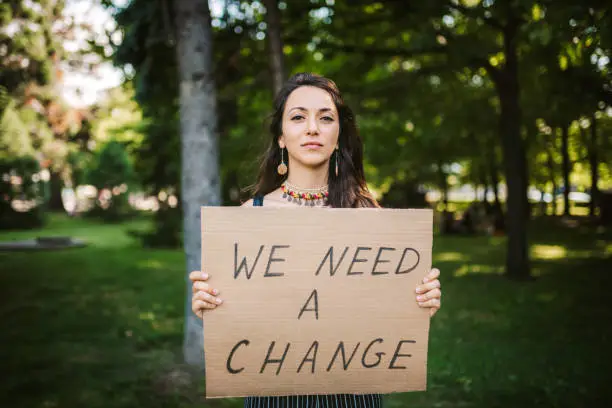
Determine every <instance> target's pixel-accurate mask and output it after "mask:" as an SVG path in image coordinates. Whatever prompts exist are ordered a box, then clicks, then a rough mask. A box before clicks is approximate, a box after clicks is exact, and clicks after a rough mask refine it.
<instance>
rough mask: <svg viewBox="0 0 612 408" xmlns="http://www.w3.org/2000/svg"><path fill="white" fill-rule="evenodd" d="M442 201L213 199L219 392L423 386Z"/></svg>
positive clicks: (207, 219)
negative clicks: (426, 289) (408, 206)
mask: <svg viewBox="0 0 612 408" xmlns="http://www.w3.org/2000/svg"><path fill="white" fill-rule="evenodd" d="M432 217H433V215H432V211H430V210H390V209H325V208H299V207H298V208H265V207H255V208H252V207H249V208H246V207H233V208H232V207H228V208H219V207H216V208H215V207H204V208H202V270H204V271H206V272H207V273H209V275H210V279H209V283H210V285H211V286H212V287H214V288H216V289H219V291H220V295H219V297H221V298H222V299H223V300H224V303H223V304H222V305H221V306H220V307H217V309H215V310H211V311H207V312H206V313H205V314H204V327H205V330H204V351H205V360H206V394H207V397H208V398H215V397H239V396H256V395H307V394H335V393H355V394H365V393H391V392H404V391H416V390H424V389H425V387H426V372H427V345H428V333H429V312H428V310H426V309H423V308H420V307H419V306H418V304H417V303H416V299H415V297H416V293H415V288H416V286H417V285H418V284H419V283H420V282H421V281H422V279H423V277H424V276H425V275H426V274H427V273H428V272H429V271H430V269H431V250H432V221H433V218H432Z"/></svg>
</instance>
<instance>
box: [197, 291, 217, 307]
mask: <svg viewBox="0 0 612 408" xmlns="http://www.w3.org/2000/svg"><path fill="white" fill-rule="evenodd" d="M193 298H194V299H196V300H203V301H205V302H208V303H214V304H216V305H220V304H221V303H223V300H221V299H220V298H218V297H214V296H213V295H211V294H210V293H208V292H204V291H199V292H196V293H195V294H194V295H193Z"/></svg>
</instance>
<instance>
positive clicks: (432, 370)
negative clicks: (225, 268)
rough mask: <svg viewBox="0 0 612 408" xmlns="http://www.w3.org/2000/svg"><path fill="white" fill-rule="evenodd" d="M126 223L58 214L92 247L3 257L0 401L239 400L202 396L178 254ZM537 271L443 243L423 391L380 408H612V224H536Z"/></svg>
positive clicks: (497, 252)
mask: <svg viewBox="0 0 612 408" xmlns="http://www.w3.org/2000/svg"><path fill="white" fill-rule="evenodd" d="M146 227H147V220H146V219H140V220H137V221H132V222H129V223H125V224H121V225H112V224H111V225H105V224H103V223H96V222H93V221H90V220H82V219H69V218H66V217H62V216H54V217H52V218H51V220H50V223H49V224H48V225H47V226H46V227H45V229H44V230H42V231H18V232H10V233H7V232H1V233H0V240H11V239H18V238H27V237H32V236H35V235H43V234H46V235H70V236H73V237H79V238H83V239H85V240H87V241H88V242H89V245H88V246H87V247H86V248H80V249H69V250H59V251H44V252H42V251H41V252H13V253H8V252H0V296H1V299H2V302H0V340H1V341H2V348H1V349H0V361H1V362H2V367H3V372H4V380H3V381H2V382H0V407H2V408H22V407H23V408H28V407H49V408H50V407H58V408H72V407H75V408H76V407H79V408H80V407H88V408H97V407H147V408H157V407H181V408H187V407H205V406H210V407H238V406H240V405H241V399H227V400H213V401H206V400H205V399H204V398H203V389H204V387H203V383H202V380H201V379H200V378H199V377H198V376H197V375H195V374H194V373H193V372H192V370H190V369H189V368H188V367H185V366H184V365H183V364H181V359H180V355H181V343H182V325H183V314H184V304H183V303H184V294H185V283H184V257H183V254H182V253H181V251H178V250H152V249H143V248H141V247H139V246H138V245H137V242H135V241H134V240H133V239H132V238H131V236H130V234H128V231H130V230H133V229H143V228H146ZM530 237H531V239H530V242H531V248H530V251H531V254H532V259H533V270H534V274H535V275H536V276H537V279H536V280H535V281H533V282H527V283H524V282H523V283H519V282H512V281H508V280H507V279H505V278H503V277H502V276H500V273H501V271H502V265H503V260H504V239H503V238H488V237H436V238H435V240H434V264H435V266H437V267H439V268H440V269H441V270H442V282H443V293H444V297H443V299H444V307H443V309H442V310H441V311H440V312H439V313H438V314H437V315H436V316H435V318H434V319H433V321H432V326H431V333H430V350H429V367H428V372H429V374H428V390H427V391H426V392H418V393H406V394H396V395H391V396H387V397H386V398H385V406H386V407H403V406H406V407H445V406H461V407H584V406H594V405H596V406H606V405H607V404H606V403H605V402H608V403H610V402H612V398H611V395H612V384H611V381H610V380H611V379H612V376H611V375H610V374H609V372H610V367H609V365H610V363H612V358H611V357H612V356H611V354H612V353H610V351H609V349H608V347H609V343H610V341H611V340H612V324H611V323H612V302H611V299H612V297H610V296H609V291H610V288H612V231H611V230H610V229H609V228H608V229H603V228H599V229H596V228H594V227H590V226H586V225H580V224H579V225H570V226H567V225H565V226H564V225H561V223H560V222H558V221H557V220H553V219H540V220H536V221H534V222H532V223H531V231H530Z"/></svg>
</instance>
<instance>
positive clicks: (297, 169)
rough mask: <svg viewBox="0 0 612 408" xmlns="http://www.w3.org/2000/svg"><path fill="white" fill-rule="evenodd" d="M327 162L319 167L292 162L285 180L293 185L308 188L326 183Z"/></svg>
mask: <svg viewBox="0 0 612 408" xmlns="http://www.w3.org/2000/svg"><path fill="white" fill-rule="evenodd" d="M328 169H329V163H325V165H323V166H320V167H319V168H314V169H313V168H309V167H304V166H300V165H298V164H295V163H292V165H291V166H290V170H289V175H288V176H287V182H288V183H289V184H291V185H293V186H295V187H298V188H303V189H309V188H318V187H322V186H326V185H327V180H328V173H329V171H328Z"/></svg>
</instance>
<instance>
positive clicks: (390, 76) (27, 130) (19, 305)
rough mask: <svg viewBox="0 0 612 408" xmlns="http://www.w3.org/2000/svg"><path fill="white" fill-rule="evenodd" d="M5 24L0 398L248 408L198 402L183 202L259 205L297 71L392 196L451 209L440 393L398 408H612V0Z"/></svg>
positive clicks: (135, 8) (60, 18)
mask: <svg viewBox="0 0 612 408" xmlns="http://www.w3.org/2000/svg"><path fill="white" fill-rule="evenodd" d="M194 4H196V6H193V5H194ZM190 7H191V10H192V11H193V12H180V10H190ZM0 22H1V23H0V24H1V26H0V62H1V71H0V177H1V179H0V299H1V301H0V340H1V344H2V348H1V349H0V361H1V362H2V366H3V368H4V372H5V378H4V380H3V381H2V382H0V406H2V407H5V406H6V407H77V406H78V407H82V406H88V407H136V406H143V405H144V404H146V405H147V406H149V407H151V408H153V407H196V406H197V407H202V406H211V407H226V406H227V407H238V406H241V403H242V401H241V399H239V398H236V399H224V400H209V401H207V400H205V399H204V392H203V390H204V378H203V376H202V371H201V361H199V360H198V358H197V356H198V352H197V350H195V351H194V348H195V349H198V348H201V343H200V342H199V341H195V342H194V341H193V338H194V337H193V336H192V334H193V333H194V330H195V333H196V334H195V335H196V337H195V338H196V339H197V335H200V336H201V333H197V332H198V327H197V325H196V327H195V328H194V327H191V326H190V325H189V324H188V323H187V322H188V321H189V319H190V318H191V317H190V311H189V299H188V297H187V296H186V284H185V280H184V277H185V271H186V270H187V269H188V266H189V265H188V262H187V258H189V254H190V251H193V249H190V247H189V246H188V245H185V241H186V240H192V238H193V236H190V234H189V233H188V232H185V231H184V227H183V225H186V226H187V225H189V224H190V223H191V224H193V222H190V219H189V218H188V217H189V216H188V215H186V216H185V220H186V221H184V215H183V211H182V210H183V205H182V204H183V203H184V201H183V198H182V196H183V193H182V191H185V189H188V190H192V189H197V190H198V194H199V197H201V201H197V202H196V205H202V204H206V205H225V206H232V205H240V204H241V203H242V202H243V201H244V200H246V199H247V198H249V192H248V190H247V187H248V186H250V185H252V184H253V183H254V182H255V175H256V173H257V169H258V162H259V158H260V156H261V154H262V153H263V152H264V148H265V147H266V145H267V143H268V141H269V134H268V131H267V125H266V122H265V120H266V118H267V117H268V116H269V115H270V114H271V113H272V111H273V106H272V98H273V95H274V94H275V93H276V91H277V90H278V89H279V87H280V85H281V84H282V82H283V81H284V80H285V79H286V78H288V77H289V76H290V75H292V74H294V73H297V72H304V71H311V72H316V73H319V74H322V75H324V76H327V77H329V78H331V79H333V80H334V81H335V82H336V83H337V84H338V86H339V88H340V90H341V91H342V92H343V94H344V97H345V100H346V101H347V103H348V105H349V106H350V107H351V108H352V109H353V110H354V112H355V114H356V116H357V122H358V125H359V128H360V133H361V136H362V138H363V141H364V145H365V171H366V176H367V180H368V183H369V187H370V189H371V190H372V191H373V193H374V194H375V196H376V197H377V199H378V200H379V201H380V202H381V204H382V205H383V206H385V207H393V208H433V209H434V210H435V216H434V221H435V238H434V265H435V266H436V267H438V268H439V269H441V271H442V278H441V280H442V286H443V293H444V295H443V308H442V310H441V311H440V312H439V313H438V314H437V315H436V316H435V318H434V319H433V320H432V328H431V334H430V351H429V379H428V391H427V392H418V393H405V394H395V395H392V396H388V397H386V399H385V406H388V407H403V406H410V407H421V406H422V407H426V406H427V407H431V406H435V407H444V406H462V407H491V406H494V407H495V406H497V407H536V406H537V407H583V406H588V405H593V404H597V405H599V406H605V403H606V402H608V403H611V402H612V391H611V390H610V387H609V384H610V380H611V379H612V376H611V375H610V374H609V371H610V370H609V362H610V361H612V358H611V357H612V356H611V355H610V354H611V353H610V351H608V344H609V342H610V341H611V340H612V329H611V328H610V327H611V326H612V325H610V321H611V319H612V306H611V304H610V296H609V293H608V288H609V287H610V285H611V284H612V262H611V261H612V228H611V225H612V175H611V171H612V74H611V68H612V65H611V61H610V54H611V50H612V5H611V4H610V3H609V2H608V1H603V0H601V1H597V0H582V1H579V0H557V1H554V2H553V1H545V0H540V1H529V0H430V1H411V0H399V1H398V0H383V1H366V0H355V1H340V0H303V1H278V0H263V1H237V0H210V1H208V4H207V3H206V2H205V1H196V0H174V1H173V0H154V1H151V0H149V1H145V0H132V1H126V0H122V1H111V0H81V1H77V0H65V1H62V0H43V1H35V0H11V1H7V2H3V3H2V4H1V5H0ZM193 27H196V29H193ZM190 44H191V45H190ZM193 44H195V45H193ZM190 47H191V48H190ZM194 67H195V68H194ZM202 84H204V85H202ZM181 89H183V90H185V89H191V90H192V91H193V92H195V94H196V95H199V96H200V97H199V98H191V99H190V98H187V97H186V94H187V93H186V92H183V94H181V92H180V90H181ZM194 112H195V113H194ZM181 123H182V126H181ZM189 124H193V125H194V126H192V127H191V128H190V126H189ZM189 129H192V130H189ZM193 129H195V131H194V130H193ZM194 140H196V141H198V140H200V141H204V143H196V144H195V145H197V146H198V148H196V149H195V150H193V149H192V151H190V152H189V153H190V156H186V153H185V151H184V150H183V151H181V146H182V144H183V145H186V144H188V143H189V142H190V141H192V142H193V141H194ZM195 145H193V146H195ZM182 157H189V158H190V160H191V159H193V158H194V157H195V158H200V159H198V160H201V161H202V162H203V163H204V166H203V168H204V170H203V171H201V172H200V173H197V172H195V173H194V170H193V168H192V167H190V165H188V164H186V163H185V161H182V160H181V158H182ZM196 161H197V160H196ZM192 162H193V160H192ZM194 174H195V178H194V177H188V176H189V175H191V176H193V175H194ZM200 181H201V182H200ZM185 183H190V184H189V185H184V184H185ZM184 222H185V224H184ZM186 228H187V227H186ZM198 228H199V227H198ZM196 252H197V251H196ZM190 339H191V340H190ZM194 356H196V357H194Z"/></svg>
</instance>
